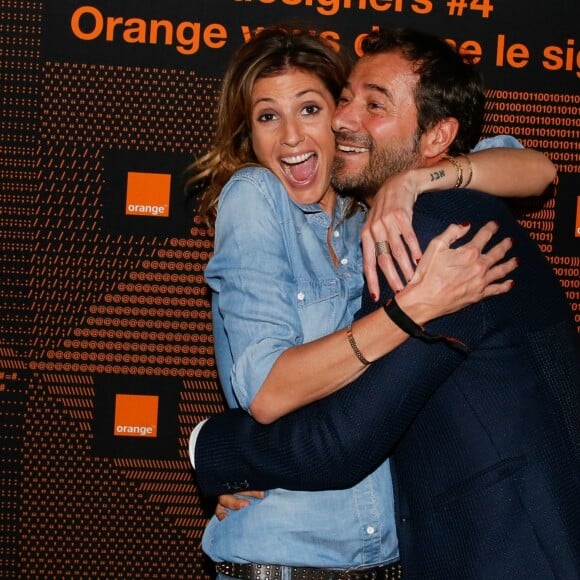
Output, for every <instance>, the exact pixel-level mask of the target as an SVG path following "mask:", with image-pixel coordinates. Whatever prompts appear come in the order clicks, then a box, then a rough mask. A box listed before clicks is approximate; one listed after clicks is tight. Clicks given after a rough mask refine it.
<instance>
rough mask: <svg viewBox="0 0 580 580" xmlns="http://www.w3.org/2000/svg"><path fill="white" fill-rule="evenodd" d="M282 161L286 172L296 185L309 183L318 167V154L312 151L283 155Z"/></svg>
mask: <svg viewBox="0 0 580 580" xmlns="http://www.w3.org/2000/svg"><path fill="white" fill-rule="evenodd" d="M280 161H281V162H282V163H281V166H282V169H283V170H284V174H285V175H286V177H288V179H289V180H290V181H291V182H292V183H294V184H296V185H304V184H307V183H309V182H310V180H311V179H312V177H313V176H314V175H315V174H316V170H317V169H318V155H316V153H313V152H312V151H310V152H309V153H301V154H300V155H290V156H288V157H282V159H281V160H280Z"/></svg>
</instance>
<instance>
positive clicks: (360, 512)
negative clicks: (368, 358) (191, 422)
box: [202, 136, 521, 568]
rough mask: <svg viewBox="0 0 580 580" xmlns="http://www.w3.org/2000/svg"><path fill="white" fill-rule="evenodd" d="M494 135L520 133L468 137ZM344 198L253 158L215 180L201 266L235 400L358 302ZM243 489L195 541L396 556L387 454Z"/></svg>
mask: <svg viewBox="0 0 580 580" xmlns="http://www.w3.org/2000/svg"><path fill="white" fill-rule="evenodd" d="M491 147H514V148H515V147H521V144H520V143H519V142H518V141H517V140H515V139H513V138H511V137H506V136H498V137H494V138H490V139H486V140H484V141H482V142H481V143H479V144H478V145H477V147H476V148H475V149H477V150H480V149H485V148H491ZM343 207H344V200H342V199H340V198H338V199H337V203H336V208H335V215H334V218H333V219H331V218H330V216H328V214H326V213H325V212H324V211H323V210H322V209H321V208H320V206H318V205H308V206H304V205H300V204H297V203H295V202H294V201H292V200H291V199H290V197H289V196H288V194H287V193H286V191H285V189H284V188H283V186H282V184H281V183H280V182H279V181H278V180H277V178H276V177H275V176H274V175H273V174H272V173H270V172H269V171H268V170H266V169H263V168H257V167H253V168H248V169H243V170H241V171H239V172H237V173H236V174H235V175H234V176H233V177H232V179H231V180H230V181H229V182H228V184H227V185H226V187H225V188H224V189H223V190H222V193H221V195H220V201H219V211H218V219H217V223H216V238H215V246H214V256H213V257H212V259H211V260H210V262H209V263H208V266H207V268H206V272H205V276H206V280H207V282H208V284H209V285H210V287H211V288H212V291H213V300H212V314H213V325H214V336H215V352H216V359H217V364H218V372H219V376H220V379H221V383H222V387H223V389H224V392H225V395H226V398H227V401H228V404H229V405H230V406H236V407H237V406H240V407H242V408H244V409H248V407H249V406H250V404H251V402H252V400H253V398H254V396H255V395H256V393H257V391H258V390H259V389H260V387H261V386H262V384H263V382H264V380H265V379H266V377H267V375H268V373H269V371H270V369H271V368H272V366H273V364H274V363H275V361H276V359H277V358H278V357H279V356H280V354H282V352H284V351H285V350H286V349H287V348H289V347H291V346H294V345H297V344H302V343H305V342H309V341H311V340H315V339H316V338H319V337H321V336H325V335H327V334H330V333H332V332H334V331H335V330H337V329H339V328H342V327H344V326H346V325H347V324H348V323H349V322H350V321H351V320H352V318H353V316H354V314H355V312H356V311H357V310H358V308H359V306H360V298H361V292H362V286H363V276H362V256H361V249H360V239H359V230H360V227H361V226H362V223H363V219H364V215H363V214H362V213H359V214H357V215H355V216H354V217H352V218H350V219H347V220H341V218H340V216H341V213H342V210H343ZM328 228H332V234H331V239H332V245H333V248H334V250H335V253H336V255H337V256H338V260H339V265H338V266H337V267H334V266H333V265H332V260H331V256H330V252H329V250H328V246H327V233H328ZM344 467H345V469H348V465H345V466H344ZM250 501H251V502H252V505H251V506H249V507H246V508H244V509H242V510H239V511H230V512H229V515H228V517H227V518H226V519H225V520H223V521H221V522H220V521H219V520H218V519H217V518H216V517H215V516H213V517H212V519H211V520H210V522H209V524H208V526H207V528H206V530H205V533H204V536H203V542H202V545H203V550H204V552H205V553H206V554H207V555H208V556H209V557H210V558H211V559H212V560H214V561H229V562H262V563H272V564H283V565H289V566H315V567H332V568H354V567H367V566H373V565H377V564H381V563H388V562H391V561H394V560H396V559H398V543H397V536H396V528H395V518H394V499H393V489H392V482H391V474H390V468H389V462H388V460H387V461H386V462H385V463H384V464H383V465H381V466H380V467H379V468H378V469H377V470H376V471H375V472H373V473H371V474H370V475H369V476H367V477H366V478H365V479H364V480H363V481H361V482H360V483H359V484H358V485H356V486H355V487H353V488H351V489H346V490H337V491H323V492H295V491H287V490H283V489H275V490H269V491H268V492H266V497H265V499H263V500H250Z"/></svg>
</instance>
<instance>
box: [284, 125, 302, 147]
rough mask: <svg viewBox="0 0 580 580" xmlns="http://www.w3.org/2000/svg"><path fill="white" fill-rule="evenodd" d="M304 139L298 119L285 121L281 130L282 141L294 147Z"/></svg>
mask: <svg viewBox="0 0 580 580" xmlns="http://www.w3.org/2000/svg"><path fill="white" fill-rule="evenodd" d="M303 140H304V131H303V128H302V125H301V124H300V123H299V122H298V121H294V120H291V121H286V122H285V123H284V127H283V130H282V143H284V144H285V145H290V146H291V147H295V146H296V145H298V144H299V143H301V142H302V141H303Z"/></svg>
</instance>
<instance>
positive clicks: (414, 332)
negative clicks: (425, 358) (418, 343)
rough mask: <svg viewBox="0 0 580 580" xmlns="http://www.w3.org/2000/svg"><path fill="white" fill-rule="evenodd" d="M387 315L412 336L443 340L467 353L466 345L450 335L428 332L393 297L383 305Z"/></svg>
mask: <svg viewBox="0 0 580 580" xmlns="http://www.w3.org/2000/svg"><path fill="white" fill-rule="evenodd" d="M383 308H384V309H385V312H386V313H387V316H388V317H389V318H390V319H391V320H392V321H393V322H394V323H395V324H396V325H397V326H398V327H399V328H400V329H401V330H402V331H403V332H406V333H407V334H408V335H409V336H412V337H413V338H418V339H420V340H422V341H424V342H429V343H433V342H444V343H445V344H446V345H447V346H449V347H451V348H453V349H455V350H457V351H459V352H460V353H462V354H465V355H466V354H468V353H469V349H468V348H467V345H465V344H463V343H462V342H461V341H459V340H457V339H456V338H452V337H450V336H442V335H436V334H430V333H429V332H427V331H426V330H425V329H424V328H423V327H421V326H419V325H418V324H417V323H416V322H415V321H414V320H413V319H412V318H410V317H409V316H408V315H407V314H406V313H405V312H403V310H401V307H400V306H399V305H398V304H397V301H396V300H395V298H394V297H393V298H391V299H390V300H389V301H388V302H387V303H386V304H385V305H384V306H383Z"/></svg>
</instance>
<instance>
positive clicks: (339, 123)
mask: <svg viewBox="0 0 580 580" xmlns="http://www.w3.org/2000/svg"><path fill="white" fill-rule="evenodd" d="M357 127H358V120H357V116H356V114H355V108H354V107H353V106H352V103H339V105H338V107H336V109H335V111H334V114H333V115H332V130H333V131H344V130H347V131H354V130H356V129H357Z"/></svg>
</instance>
